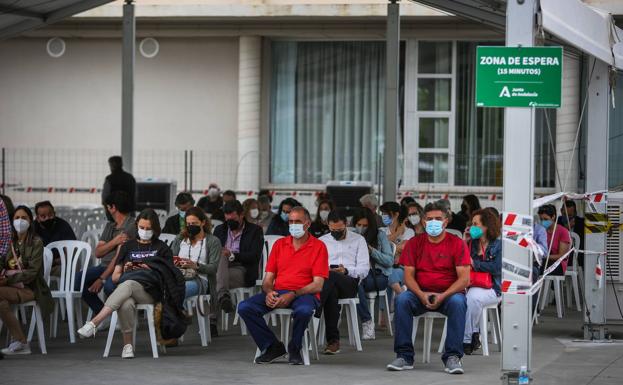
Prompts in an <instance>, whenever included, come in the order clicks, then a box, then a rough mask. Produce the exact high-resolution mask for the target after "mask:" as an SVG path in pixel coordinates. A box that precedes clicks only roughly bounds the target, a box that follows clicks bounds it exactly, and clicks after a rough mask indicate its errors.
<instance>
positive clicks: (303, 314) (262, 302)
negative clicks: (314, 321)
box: [238, 290, 318, 352]
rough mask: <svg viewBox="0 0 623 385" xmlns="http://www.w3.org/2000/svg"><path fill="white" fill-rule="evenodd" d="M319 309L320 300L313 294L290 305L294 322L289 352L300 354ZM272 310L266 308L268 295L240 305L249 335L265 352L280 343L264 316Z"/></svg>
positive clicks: (259, 295) (258, 296) (259, 296)
mask: <svg viewBox="0 0 623 385" xmlns="http://www.w3.org/2000/svg"><path fill="white" fill-rule="evenodd" d="M277 292H278V293H280V294H283V293H287V292H288V290H277ZM317 307H318V300H317V299H316V297H315V296H313V295H311V294H306V295H302V296H300V297H298V298H296V299H295V300H294V301H292V303H291V304H290V309H292V310H293V312H292V318H293V320H294V322H293V327H292V338H291V339H290V343H289V344H288V351H289V352H298V351H300V350H301V347H302V346H303V335H304V333H305V329H307V325H308V324H309V320H310V319H311V317H312V316H313V315H314V312H315V311H316V308H317ZM271 310H273V309H271V308H269V307H268V306H266V294H265V293H260V294H257V295H254V296H253V297H251V298H249V299H247V300H244V301H242V302H241V303H240V305H238V314H240V317H242V319H243V320H244V323H245V324H246V325H247V328H248V329H249V333H250V334H251V337H253V340H254V341H255V344H256V345H257V347H258V348H259V349H260V350H261V351H262V352H265V351H266V349H268V348H269V347H270V346H271V345H272V344H274V343H275V342H277V341H278V339H277V337H275V334H274V333H273V332H272V331H271V330H270V329H269V328H268V325H266V321H265V320H264V315H265V314H266V313H269V312H270V311H271Z"/></svg>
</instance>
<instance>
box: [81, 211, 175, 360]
mask: <svg viewBox="0 0 623 385" xmlns="http://www.w3.org/2000/svg"><path fill="white" fill-rule="evenodd" d="M136 226H137V228H138V239H134V240H129V241H127V242H126V243H124V244H123V245H121V246H120V247H119V249H118V252H117V256H116V257H115V258H116V261H115V270H114V272H113V275H112V280H113V282H115V283H118V282H121V283H119V285H118V286H117V288H116V289H115V291H113V292H112V294H111V295H110V297H108V299H107V300H106V304H105V305H104V308H103V309H102V310H101V311H100V312H99V314H97V315H96V316H95V317H93V319H92V320H91V321H89V322H87V323H86V324H85V325H84V326H83V327H82V328H80V329H79V330H78V334H79V335H80V336H81V337H83V338H88V337H93V336H94V335H95V332H96V331H97V326H98V325H99V324H100V323H101V322H102V321H104V320H105V319H106V318H108V317H109V316H110V315H111V314H112V313H113V312H114V311H117V315H118V317H119V323H120V325H121V332H122V333H123V345H124V346H123V352H122V353H121V358H133V357H134V347H133V346H132V331H133V329H134V321H135V320H134V312H135V308H136V304H153V303H155V302H157V301H160V300H161V297H162V291H160V292H158V288H159V287H160V285H159V280H160V278H159V275H158V273H157V272H155V271H153V270H152V269H151V268H150V267H149V265H148V264H149V263H150V262H151V261H155V260H158V259H163V260H168V261H170V263H171V264H172V263H173V255H172V253H171V249H169V246H167V244H166V243H164V242H162V241H161V240H160V239H158V237H159V236H160V223H159V221H158V215H157V214H156V213H155V212H154V210H152V209H145V210H143V211H141V213H140V214H139V216H138V217H137V218H136ZM154 289H156V290H155V291H154ZM155 296H158V297H160V298H155Z"/></svg>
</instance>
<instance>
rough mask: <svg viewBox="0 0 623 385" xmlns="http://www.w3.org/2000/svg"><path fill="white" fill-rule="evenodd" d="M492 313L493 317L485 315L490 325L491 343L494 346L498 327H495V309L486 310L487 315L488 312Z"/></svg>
mask: <svg viewBox="0 0 623 385" xmlns="http://www.w3.org/2000/svg"><path fill="white" fill-rule="evenodd" d="M491 311H492V312H493V313H492V314H493V316H489V314H487V317H489V322H490V323H491V342H493V344H494V345H497V344H498V327H497V323H496V319H497V313H498V311H497V309H487V313H489V312H491Z"/></svg>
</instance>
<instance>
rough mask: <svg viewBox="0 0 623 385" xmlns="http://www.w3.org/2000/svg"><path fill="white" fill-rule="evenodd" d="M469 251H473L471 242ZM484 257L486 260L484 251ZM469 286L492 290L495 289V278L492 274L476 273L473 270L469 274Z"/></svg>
mask: <svg viewBox="0 0 623 385" xmlns="http://www.w3.org/2000/svg"><path fill="white" fill-rule="evenodd" d="M469 249H470V250H471V249H472V245H471V241H470V244H469ZM482 256H483V258H484V256H485V251H484V250H483V251H482ZM469 286H470V287H480V288H483V289H491V288H493V278H492V277H491V274H490V273H487V272H485V271H474V270H471V271H470V272H469Z"/></svg>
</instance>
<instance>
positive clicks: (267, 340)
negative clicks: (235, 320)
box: [238, 207, 329, 365]
mask: <svg viewBox="0 0 623 385" xmlns="http://www.w3.org/2000/svg"><path fill="white" fill-rule="evenodd" d="M288 223H289V231H290V236H288V237H285V238H282V239H279V240H278V241H277V242H275V244H274V245H273V248H272V251H271V253H270V256H269V258H268V262H267V264H266V276H265V277H264V282H263V283H262V290H263V293H261V294H257V295H255V296H253V297H251V298H249V299H247V300H245V301H243V302H241V303H240V305H239V306H238V314H240V317H242V319H243V320H244V322H245V324H246V326H247V328H248V329H249V333H251V336H252V337H253V339H254V340H255V343H256V344H257V346H258V348H259V349H260V350H261V351H262V355H260V356H259V357H257V358H256V359H255V363H256V364H269V363H271V362H273V361H275V360H276V359H278V358H280V357H283V356H284V355H285V354H286V348H285V346H284V345H283V342H280V341H279V340H278V339H277V337H275V334H274V333H273V332H272V331H271V330H270V329H269V328H268V326H267V325H266V321H265V320H264V315H265V314H266V313H269V312H270V311H272V310H274V309H279V308H289V309H292V318H293V319H294V324H293V327H292V339H291V340H290V343H289V344H288V350H287V353H288V356H289V358H288V360H289V362H290V364H292V365H302V364H303V359H302V358H301V347H302V342H303V335H304V333H305V329H306V328H307V325H308V324H309V321H310V319H311V317H312V316H313V314H314V312H315V311H316V308H317V307H318V304H319V301H318V299H319V296H318V293H320V291H321V290H322V285H323V284H324V280H325V279H326V278H327V277H328V276H329V256H328V253H327V248H326V247H325V245H324V243H322V242H321V241H319V240H318V239H316V238H314V237H313V236H311V235H310V234H309V232H308V230H309V226H310V225H311V218H310V216H309V212H308V211H307V210H306V209H305V208H303V207H295V208H293V209H292V211H290V214H289V217H288ZM305 348H307V347H305Z"/></svg>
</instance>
